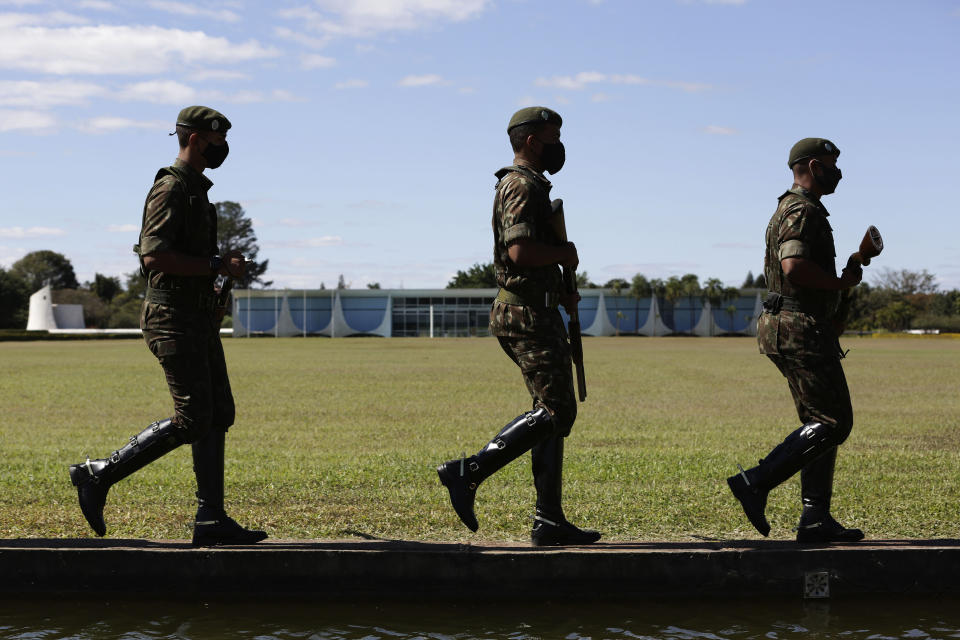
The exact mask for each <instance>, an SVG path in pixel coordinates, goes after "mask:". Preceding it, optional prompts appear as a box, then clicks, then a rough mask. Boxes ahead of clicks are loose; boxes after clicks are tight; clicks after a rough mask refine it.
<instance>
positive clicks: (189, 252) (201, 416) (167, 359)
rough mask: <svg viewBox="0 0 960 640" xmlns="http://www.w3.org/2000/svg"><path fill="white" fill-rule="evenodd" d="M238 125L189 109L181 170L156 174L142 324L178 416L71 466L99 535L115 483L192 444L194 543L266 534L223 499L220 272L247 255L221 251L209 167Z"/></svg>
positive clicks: (146, 235)
mask: <svg viewBox="0 0 960 640" xmlns="http://www.w3.org/2000/svg"><path fill="white" fill-rule="evenodd" d="M229 129H230V121H229V120H227V119H226V118H225V117H224V116H223V114H221V113H219V112H218V111H215V110H213V109H210V108H208V107H200V106H195V107H187V108H186V109H183V110H182V111H181V112H180V115H179V116H178V117H177V126H176V136H177V140H178V141H179V143H180V153H179V155H178V156H177V160H176V162H175V163H174V164H173V166H172V167H167V168H165V169H160V171H158V172H157V175H156V178H155V179H154V183H153V187H152V188H151V189H150V193H149V194H148V195H147V200H146V203H145V204H144V208H143V226H142V229H141V231H140V244H139V245H138V246H137V247H134V250H135V251H137V252H138V253H139V254H140V264H141V272H142V273H143V274H144V275H145V277H146V279H147V292H146V297H145V298H144V301H143V309H142V311H141V315H140V328H141V329H142V330H143V336H144V339H145V340H146V342H147V346H148V347H149V348H150V351H151V352H152V353H153V355H154V356H156V357H157V359H158V360H159V361H160V366H161V367H162V368H163V372H164V375H165V376H166V379H167V384H168V385H169V387H170V395H171V396H173V403H174V410H175V415H174V416H173V417H172V418H168V419H166V420H159V421H157V422H154V423H153V424H151V425H150V426H149V427H147V428H146V429H145V430H144V431H143V432H142V433H140V434H139V435H136V436H133V437H132V438H130V442H129V443H128V444H126V445H124V446H123V447H122V448H121V449H119V450H118V451H114V453H113V455H111V456H110V457H109V458H106V459H101V460H90V459H89V458H88V459H87V461H86V462H84V463H81V464H75V465H71V466H70V479H71V481H72V482H73V484H74V485H76V487H77V493H78V495H79V499H80V509H81V511H82V512H83V515H84V517H85V518H86V519H87V522H88V523H90V526H91V527H92V528H93V530H94V531H95V532H96V533H97V535H98V536H102V535H104V534H105V533H106V525H105V524H104V521H103V507H104V504H105V503H106V499H107V491H108V490H109V489H110V487H111V485H113V484H114V483H116V482H118V481H120V480H122V479H123V478H126V477H127V476H129V475H130V474H131V473H133V472H134V471H137V470H138V469H141V468H143V467H144V466H145V465H147V464H149V463H150V462H153V461H154V460H156V459H157V458H159V457H160V456H162V455H164V454H166V453H169V452H170V451H172V450H174V449H176V448H177V447H179V446H180V445H181V444H184V443H190V444H191V445H192V448H193V470H194V473H195V474H196V478H197V499H198V502H199V507H198V509H197V516H196V521H195V522H194V527H193V544H194V546H209V545H215V544H250V543H254V542H259V541H260V540H263V539H264V538H266V537H267V534H266V533H264V532H263V531H251V530H249V529H245V528H243V527H241V526H240V525H239V524H237V523H236V522H235V521H234V520H232V519H231V518H230V517H228V516H227V514H226V512H225V511H224V506H223V456H224V441H225V435H226V432H227V429H228V428H229V427H230V426H231V425H232V424H233V418H234V405H233V395H232V394H231V392H230V381H229V380H228V378H227V367H226V362H225V361H224V357H223V345H222V344H221V343H220V331H219V329H220V321H221V320H222V317H223V312H222V310H218V309H217V304H216V295H215V290H214V282H215V281H216V279H217V276H218V275H223V276H229V277H239V276H242V275H243V274H244V272H245V260H244V257H243V256H242V255H241V254H240V253H239V252H230V253H228V254H226V255H224V256H222V257H221V256H218V255H217V254H218V253H219V252H218V250H217V214H216V210H215V209H214V207H213V205H212V204H210V202H209V200H208V199H207V191H208V190H209V189H210V187H211V186H213V183H212V182H211V181H210V180H209V179H208V178H207V177H206V176H204V175H203V171H204V169H216V168H217V167H219V166H220V165H221V164H222V163H223V161H224V159H225V158H226V157H227V153H228V151H229V146H228V145H227V140H226V137H227V131H228V130H229ZM171 135H173V134H171Z"/></svg>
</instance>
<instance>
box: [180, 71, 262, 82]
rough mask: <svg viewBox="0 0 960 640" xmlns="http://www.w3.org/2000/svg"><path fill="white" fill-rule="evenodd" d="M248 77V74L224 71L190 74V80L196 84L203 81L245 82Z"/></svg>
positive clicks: (193, 72) (194, 72)
mask: <svg viewBox="0 0 960 640" xmlns="http://www.w3.org/2000/svg"><path fill="white" fill-rule="evenodd" d="M249 77H250V75H249V74H246V73H243V72H242V71H227V70H225V69H209V70H205V71H192V72H190V79H191V80H196V81H197V82H203V81H204V80H246V79H248V78H249Z"/></svg>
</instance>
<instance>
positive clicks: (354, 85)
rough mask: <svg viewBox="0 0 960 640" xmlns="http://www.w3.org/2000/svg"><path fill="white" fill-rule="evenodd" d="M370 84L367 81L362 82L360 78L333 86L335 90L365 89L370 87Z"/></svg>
mask: <svg viewBox="0 0 960 640" xmlns="http://www.w3.org/2000/svg"><path fill="white" fill-rule="evenodd" d="M369 86H370V83H369V82H367V81H366V80H360V79H358V78H352V79H350V80H344V81H343V82H338V83H337V84H335V85H333V88H334V89H364V88H366V87H369Z"/></svg>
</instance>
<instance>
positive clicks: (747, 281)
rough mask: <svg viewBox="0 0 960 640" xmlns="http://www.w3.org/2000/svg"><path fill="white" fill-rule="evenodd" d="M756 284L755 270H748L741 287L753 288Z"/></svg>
mask: <svg viewBox="0 0 960 640" xmlns="http://www.w3.org/2000/svg"><path fill="white" fill-rule="evenodd" d="M755 286H756V280H754V279H753V271H747V277H746V278H744V279H743V284H742V285H740V288H741V289H752V288H753V287H755Z"/></svg>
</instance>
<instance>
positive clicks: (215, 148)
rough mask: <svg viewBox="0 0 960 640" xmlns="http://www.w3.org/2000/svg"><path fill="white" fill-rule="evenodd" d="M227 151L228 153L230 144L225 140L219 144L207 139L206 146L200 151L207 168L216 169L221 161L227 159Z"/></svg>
mask: <svg viewBox="0 0 960 640" xmlns="http://www.w3.org/2000/svg"><path fill="white" fill-rule="evenodd" d="M228 153H230V145H228V144H227V141H226V140H224V141H223V144H219V145H218V144H213V143H212V142H209V141H208V142H207V148H206V149H204V150H203V152H202V154H203V159H204V160H206V161H207V168H208V169H216V168H217V167H219V166H220V165H222V164H223V161H224V160H226V159H227V154H228Z"/></svg>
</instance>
